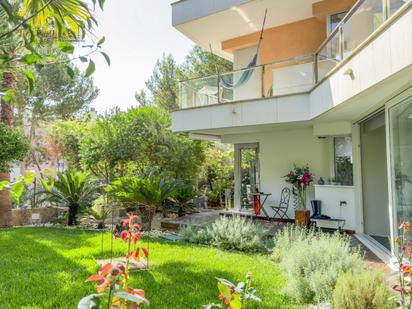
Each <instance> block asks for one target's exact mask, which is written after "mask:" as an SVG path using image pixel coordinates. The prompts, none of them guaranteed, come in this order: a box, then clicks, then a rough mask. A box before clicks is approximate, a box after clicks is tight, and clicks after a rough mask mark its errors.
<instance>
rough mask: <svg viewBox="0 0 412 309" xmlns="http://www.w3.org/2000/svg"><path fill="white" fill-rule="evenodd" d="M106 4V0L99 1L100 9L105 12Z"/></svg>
mask: <svg viewBox="0 0 412 309" xmlns="http://www.w3.org/2000/svg"><path fill="white" fill-rule="evenodd" d="M104 2H105V0H99V6H100V9H102V10H103V6H104Z"/></svg>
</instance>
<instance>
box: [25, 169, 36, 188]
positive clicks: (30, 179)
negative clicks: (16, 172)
mask: <svg viewBox="0 0 412 309" xmlns="http://www.w3.org/2000/svg"><path fill="white" fill-rule="evenodd" d="M35 177H36V172H35V171H26V173H25V175H24V183H25V184H26V185H28V184H30V183H32V182H33V180H34V178H35Z"/></svg>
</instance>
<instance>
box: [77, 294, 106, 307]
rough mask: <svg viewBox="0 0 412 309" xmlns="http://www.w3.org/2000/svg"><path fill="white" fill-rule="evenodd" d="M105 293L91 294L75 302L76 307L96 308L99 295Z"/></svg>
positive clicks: (98, 302)
mask: <svg viewBox="0 0 412 309" xmlns="http://www.w3.org/2000/svg"><path fill="white" fill-rule="evenodd" d="M103 295H105V294H91V295H88V296H86V297H84V298H82V299H81V300H80V302H79V303H78V304H77V309H98V308H99V304H100V301H99V297H101V296H103Z"/></svg>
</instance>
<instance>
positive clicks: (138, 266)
mask: <svg viewBox="0 0 412 309" xmlns="http://www.w3.org/2000/svg"><path fill="white" fill-rule="evenodd" d="M110 262H111V263H112V264H113V265H116V264H123V265H125V264H126V258H125V257H113V259H112V260H111V261H110V259H103V260H99V259H98V260H96V263H97V264H98V265H104V264H107V263H110ZM143 269H148V267H147V261H146V260H145V259H143V258H140V263H137V262H136V261H135V260H130V262H129V271H135V270H143Z"/></svg>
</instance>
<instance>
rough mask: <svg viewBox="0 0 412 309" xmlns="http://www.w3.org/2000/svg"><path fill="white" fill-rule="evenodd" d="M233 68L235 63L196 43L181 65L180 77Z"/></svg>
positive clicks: (190, 76) (221, 71) (227, 70)
mask: <svg viewBox="0 0 412 309" xmlns="http://www.w3.org/2000/svg"><path fill="white" fill-rule="evenodd" d="M232 70H233V64H232V62H230V61H229V60H226V59H223V58H221V57H219V56H216V55H214V54H212V53H210V52H207V51H205V50H203V49H202V48H201V47H199V46H197V45H195V46H194V47H193V48H192V50H191V51H190V52H189V54H188V55H187V56H186V60H185V62H184V63H183V64H182V65H181V66H180V72H179V73H178V77H179V79H185V78H196V77H202V76H206V75H211V74H217V73H225V72H230V71H232Z"/></svg>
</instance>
